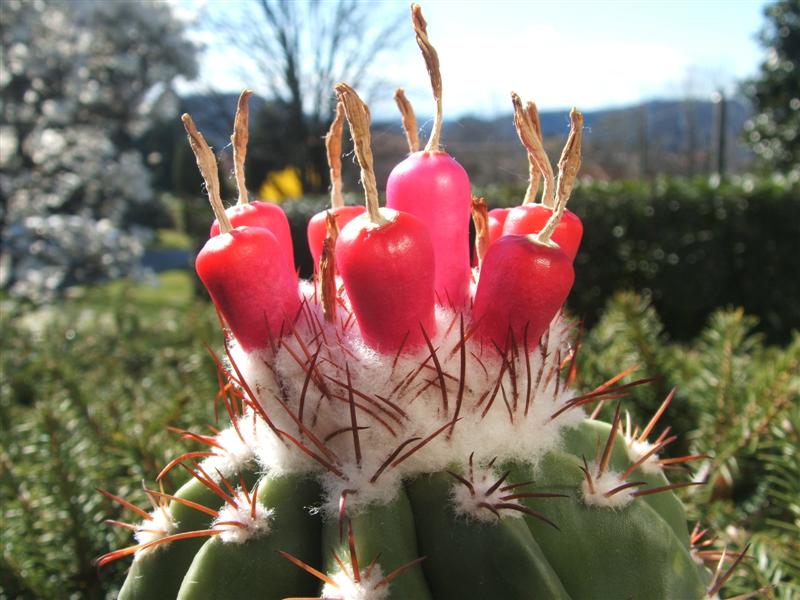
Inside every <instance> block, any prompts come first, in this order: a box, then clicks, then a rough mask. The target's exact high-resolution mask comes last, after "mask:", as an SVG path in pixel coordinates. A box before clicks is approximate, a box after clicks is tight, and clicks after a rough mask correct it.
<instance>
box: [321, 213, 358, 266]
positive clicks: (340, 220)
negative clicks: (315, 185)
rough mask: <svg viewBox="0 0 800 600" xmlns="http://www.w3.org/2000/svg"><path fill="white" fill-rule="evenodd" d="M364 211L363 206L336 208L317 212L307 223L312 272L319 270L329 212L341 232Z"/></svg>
mask: <svg viewBox="0 0 800 600" xmlns="http://www.w3.org/2000/svg"><path fill="white" fill-rule="evenodd" d="M365 210H366V209H365V208H364V206H337V207H335V208H331V209H328V210H323V211H322V212H318V213H317V214H315V215H314V216H313V217H311V220H310V221H309V222H308V231H307V235H308V248H309V249H310V250H311V256H312V257H313V258H314V271H315V272H316V270H317V269H319V257H320V255H321V254H322V242H324V241H325V236H326V235H327V233H328V224H327V221H326V220H325V218H326V215H327V214H328V213H329V212H330V213H333V216H334V218H335V219H336V224H337V225H338V226H339V230H340V231H341V230H342V228H344V226H345V225H347V224H348V223H349V222H350V221H352V220H353V219H354V218H355V217H357V216H358V215H360V214H362V213H363V212H364V211H365Z"/></svg>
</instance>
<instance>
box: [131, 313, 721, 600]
mask: <svg viewBox="0 0 800 600" xmlns="http://www.w3.org/2000/svg"><path fill="white" fill-rule="evenodd" d="M453 318H454V317H453V316H452V315H441V316H440V319H441V321H440V322H441V323H446V322H447V321H452V319H453ZM443 329H444V327H443ZM304 335H309V336H310V335H311V334H310V331H309V332H308V333H305V332H304ZM567 336H568V329H567V326H566V324H565V323H564V321H563V320H559V319H557V320H556V321H554V323H553V325H552V326H551V330H550V333H549V334H548V336H547V339H546V340H545V341H544V342H543V346H542V347H541V348H539V349H537V350H536V351H535V352H530V353H528V355H527V356H523V354H524V353H520V355H519V357H518V358H517V359H516V360H519V361H520V363H519V364H517V365H516V366H515V367H514V368H515V369H516V372H517V373H525V372H526V371H527V369H528V367H530V370H531V383H530V390H529V389H528V383H527V377H526V378H525V380H524V381H525V382H524V383H523V381H521V380H520V378H519V377H518V379H517V381H514V380H513V379H512V376H511V374H510V373H509V367H508V364H504V363H503V362H502V361H500V362H495V363H492V359H491V357H487V358H486V359H484V360H483V367H484V368H485V371H484V370H483V369H481V375H480V376H477V375H474V374H475V373H476V371H475V370H469V369H463V370H462V368H461V366H460V365H461V359H460V356H459V354H458V352H456V353H455V354H453V353H452V352H451V353H447V352H446V351H444V350H442V351H441V356H440V357H439V358H438V362H439V369H440V370H441V372H442V374H443V376H442V379H443V380H444V381H445V386H444V390H445V392H446V393H447V395H448V399H449V400H450V401H449V409H448V412H445V411H444V408H443V395H442V389H441V388H439V387H437V386H435V385H432V384H430V383H428V380H425V379H423V378H420V380H419V382H418V383H417V384H416V387H415V384H413V383H412V384H411V385H410V386H408V387H409V389H408V390H405V391H403V390H401V391H400V393H395V395H394V396H393V397H392V396H389V395H388V394H387V393H386V390H387V389H389V386H390V385H391V386H392V387H393V388H396V387H398V384H397V383H395V380H397V379H399V380H401V381H402V376H401V377H399V378H398V375H397V372H399V373H403V374H405V377H406V379H409V378H410V377H411V375H409V374H413V372H414V371H417V372H419V371H420V368H419V365H420V363H424V361H425V355H417V356H415V357H413V359H412V358H408V359H405V358H401V359H400V360H399V361H398V366H396V368H395V371H396V372H395V373H394V374H393V373H392V370H391V369H390V368H385V369H382V370H381V369H374V368H373V367H375V366H379V365H380V364H381V363H380V361H383V360H388V359H384V358H381V357H376V356H375V355H367V354H364V355H362V359H363V361H364V364H362V365H360V367H361V368H359V365H357V364H356V363H352V362H351V363H350V366H348V370H347V372H346V373H344V374H342V373H341V372H339V371H337V367H335V366H333V365H332V363H333V362H334V361H330V363H329V364H326V365H322V364H318V365H317V368H318V369H319V371H318V376H319V377H321V379H317V380H315V379H313V378H312V377H311V376H309V375H308V373H313V372H314V371H312V369H311V365H312V361H313V360H314V358H313V355H312V358H309V359H307V360H306V361H303V360H302V359H300V360H299V361H298V360H296V358H299V356H300V354H301V353H302V352H303V351H302V346H303V345H306V346H307V347H308V346H309V344H310V342H306V341H303V343H302V344H301V343H300V342H297V346H296V347H292V346H290V344H291V342H290V341H288V340H285V341H284V344H286V347H285V348H284V349H283V350H279V351H278V352H277V354H276V355H275V356H273V357H271V359H270V360H271V364H272V366H273V369H274V371H273V370H270V369H266V368H265V367H264V364H265V362H264V355H263V354H261V353H245V352H243V351H242V350H241V349H240V348H237V347H235V346H233V347H231V348H230V361H231V364H232V365H235V368H233V369H232V372H233V373H238V374H236V375H231V376H232V377H234V376H235V377H236V380H237V381H240V382H241V380H242V379H243V380H245V382H246V385H245V386H244V387H243V388H242V390H243V392H244V393H246V394H250V393H253V394H254V395H255V396H256V398H257V399H258V402H259V404H258V407H259V408H258V409H257V410H252V409H250V408H247V407H245V409H244V411H243V412H241V413H240V415H239V416H238V422H237V424H238V427H237V428H233V427H232V428H230V429H228V430H225V431H223V432H222V433H220V434H219V436H217V438H216V439H217V442H216V443H218V445H219V446H220V447H221V448H222V450H221V451H220V452H221V453H222V454H225V456H245V457H249V458H248V460H250V461H252V460H255V461H256V464H257V466H256V467H255V468H253V467H250V468H249V469H248V470H247V471H246V472H247V475H246V476H245V477H244V484H245V488H242V487H241V480H240V479H239V478H238V476H234V475H231V476H229V477H227V478H225V477H222V473H221V472H218V471H217V470H215V469H212V467H211V466H209V465H206V466H205V467H204V464H206V463H204V462H201V463H199V465H198V466H197V467H196V468H195V469H193V472H194V473H195V475H196V476H197V478H196V479H193V480H191V481H190V482H189V483H187V484H185V485H184V487H183V488H181V490H180V491H179V492H178V493H177V496H178V497H182V498H185V499H189V500H192V501H194V502H197V503H199V504H203V505H204V506H207V507H209V508H211V509H213V510H214V511H216V512H215V514H217V516H216V517H212V516H210V515H209V514H206V513H204V512H200V511H197V510H195V509H194V508H192V507H190V506H185V505H183V504H178V503H177V502H176V501H173V502H172V503H171V504H170V508H169V509H170V511H171V513H172V514H173V516H174V518H175V519H176V520H178V521H179V522H180V527H179V529H176V530H175V531H174V532H172V533H181V532H185V531H190V530H200V531H203V530H205V531H209V532H210V533H209V534H208V537H209V538H210V539H204V538H203V537H197V538H191V539H187V540H179V541H175V542H168V543H164V544H163V546H157V547H155V548H152V549H149V550H147V551H146V552H141V553H137V557H136V560H135V561H134V563H133V567H132V570H131V573H130V575H129V578H128V580H127V582H126V584H125V587H124V588H123V591H122V594H121V596H120V597H121V598H124V599H130V598H137V599H138V598H145V597H147V598H155V599H160V598H174V597H178V598H181V599H182V600H195V599H206V598H209V599H210V598H220V599H228V598H230V599H234V598H241V597H247V596H248V595H254V596H257V597H259V598H266V599H281V598H286V597H311V596H314V595H318V594H322V596H323V597H324V598H341V599H343V600H351V599H355V600H360V599H362V598H368V599H375V600H386V599H387V598H388V599H411V600H432V599H436V600H439V599H447V598H458V599H470V598H475V599H476V600H477V599H482V598H512V599H513V598H540V597H546V598H572V599H574V600H578V599H590V598H605V597H620V598H628V597H633V598H647V599H658V598H663V599H670V598H698V599H699V598H703V597H704V595H705V586H706V585H707V583H708V581H707V575H708V574H707V571H705V570H704V569H703V568H702V567H701V566H699V565H698V564H697V563H696V562H695V560H694V558H693V554H692V550H691V548H690V543H689V536H688V533H687V523H686V515H685V511H684V509H683V505H682V504H681V502H680V500H678V498H677V496H676V495H675V493H674V492H673V491H672V490H671V489H669V488H666V489H664V490H663V491H661V492H659V493H653V494H642V495H640V496H635V495H633V494H634V493H636V492H639V491H647V490H649V489H656V488H662V487H664V486H669V483H668V480H667V479H666V477H665V476H664V473H663V470H662V469H661V466H660V464H659V462H658V452H653V451H652V450H653V448H655V449H656V450H660V448H657V447H656V446H653V445H650V444H648V443H647V441H646V440H642V441H641V443H640V446H639V447H634V445H633V443H632V440H633V436H632V435H631V434H629V432H625V431H623V428H622V427H621V425H620V420H621V419H619V418H617V419H615V421H614V423H613V424H612V425H609V424H608V423H603V422H600V421H596V420H591V419H587V418H586V417H585V416H584V414H583V412H582V409H581V408H580V406H578V405H577V404H576V405H575V406H574V407H573V408H569V409H568V410H565V411H562V412H560V413H559V411H560V410H561V409H563V408H565V407H570V406H572V404H574V403H575V400H574V399H576V398H580V396H579V394H577V393H576V392H573V391H572V390H571V389H570V388H569V386H568V385H566V383H565V382H564V380H563V379H562V378H561V374H560V373H559V371H560V364H561V363H562V362H563V361H562V360H561V356H563V355H565V354H566V352H568V351H569V348H568V346H566V344H568V339H569V338H568V337H567ZM331 337H332V336H331ZM460 340H461V334H460V333H454V332H452V331H451V332H450V334H449V337H448V336H444V337H441V336H440V337H439V338H438V339H437V345H438V346H440V347H441V348H443V349H446V348H447V346H448V344H450V345H453V346H457V345H458V343H459V342H460ZM334 348H336V346H331V349H334ZM543 349H544V350H543ZM349 351H350V352H352V349H350V350H349ZM428 356H430V354H428ZM542 357H545V358H542ZM549 357H552V358H549ZM376 363H377V364H376ZM468 366H470V365H468ZM471 366H472V367H473V368H474V367H475V365H474V364H473V365H471ZM366 367H369V368H366ZM401 367H402V370H401ZM434 372H436V369H434ZM379 374H380V375H379ZM348 376H349V377H350V383H349V384H348V383H347V381H348V380H347V377H348ZM462 377H464V378H465V382H464V385H463V388H464V390H466V391H464V392H462V399H461V400H462V405H461V408H460V414H459V417H458V419H457V420H455V419H454V411H455V399H456V398H457V395H458V393H459V389H460V388H461V387H462V385H461V381H460V380H461V378H462ZM325 379H327V381H328V382H329V383H328V384H327V385H323V384H321V383H320V381H323V380H325ZM435 379H436V380H438V377H437V378H435ZM537 379H538V380H539V381H540V383H539V385H538V388H537V386H536V380H537ZM367 382H369V384H371V385H372V386H374V387H373V388H372V389H370V388H369V387H368V384H367ZM515 386H516V391H515V389H514V388H515ZM420 388H422V392H420V391H419V390H420ZM255 389H258V390H259V391H258V392H254V390H255ZM309 389H314V390H315V392H316V394H315V396H316V398H317V399H318V402H317V403H316V404H315V405H312V408H308V406H306V408H304V410H307V411H309V412H306V414H305V415H304V417H303V425H302V426H300V425H299V422H300V420H299V415H300V412H299V407H300V404H301V402H300V399H301V398H303V399H304V400H306V399H308V398H309V397H310V396H309V392H308V390H309ZM607 393H608V394H609V395H612V394H613V393H614V390H613V388H611V389H610V390H609V391H608V392H607ZM304 394H305V395H304ZM504 394H505V399H503V395H504ZM326 395H327V396H328V397H329V398H330V400H328V399H326ZM528 396H529V397H530V400H527V398H528ZM356 398H360V399H361V400H362V401H363V402H358V403H357V402H356ZM367 398H368V399H369V400H367ZM380 398H383V399H384V401H382V402H381V401H380ZM412 400H413V401H412ZM420 400H424V402H420ZM417 402H419V404H417ZM515 403H516V407H515ZM526 404H527V406H528V416H527V417H526V416H525V405H526ZM251 406H253V405H251ZM359 406H361V407H362V409H361V410H359ZM393 406H394V407H395V408H393ZM351 408H352V409H354V410H353V411H352V412H351ZM281 413H282V414H281ZM354 414H355V419H356V422H355V424H354V423H353V415H354ZM264 415H268V417H266V418H269V419H270V420H269V423H271V425H270V424H269V423H267V422H266V420H265V416H264ZM553 415H557V416H555V417H553ZM512 419H513V420H512ZM242 423H247V424H254V423H255V425H253V426H249V427H248V428H247V433H246V434H242V435H240V436H238V437H236V438H233V439H235V440H238V441H236V442H235V444H233V443H232V442H231V439H232V436H231V433H230V432H231V431H232V430H234V429H238V430H240V431H241V430H243V429H244V428H243V427H242ZM306 423H308V424H307V425H306ZM348 425H350V426H349V427H348ZM354 431H358V434H357V435H354ZM276 432H277V433H276ZM281 432H287V433H288V435H284V434H282V433H281ZM637 439H638V438H637ZM237 444H238V445H239V446H242V447H247V448H249V450H242V449H241V448H239V449H238V450H237V449H236V448H234V447H233V446H235V445H237ZM356 444H357V446H356ZM356 447H357V448H358V451H356ZM207 460H208V461H212V463H211V464H213V461H214V460H217V458H216V457H214V458H211V459H207ZM603 462H605V471H604V473H602V474H598V469H599V467H598V465H599V464H600V463H603ZM235 464H236V461H233V466H235ZM233 466H232V465H228V466H227V467H226V472H228V473H235V472H236V471H237V469H235V468H233ZM585 469H588V470H589V472H590V476H589V477H588V480H589V481H591V482H593V484H594V485H595V486H596V487H598V489H599V488H602V486H604V485H605V486H606V487H607V488H608V486H611V487H620V486H622V487H623V488H624V489H622V491H619V492H616V493H612V494H610V496H609V498H606V497H605V496H604V495H603V494H602V493H600V492H598V493H596V494H594V496H591V494H587V492H586V490H587V487H586V486H587V485H588V484H587V475H586V473H585V472H584V470H585ZM212 471H215V472H216V474H215V475H214V476H212V475H211V472H212ZM625 471H630V473H629V474H628V475H626V477H625V478H624V480H620V481H617V482H615V480H613V477H617V478H619V477H621V474H623V473H625ZM198 472H202V473H204V474H205V476H198V475H199V473H198ZM255 473H266V474H265V475H262V476H261V478H260V479H258V477H257V476H256V475H255ZM607 478H612V479H611V480H609V481H611V483H608V481H607ZM209 480H211V482H209ZM214 482H216V483H214ZM256 482H257V483H256ZM628 483H629V484H630V486H628V487H626V486H627V484H628ZM256 485H257V490H256V489H255V488H256ZM254 491H256V492H257V497H256V498H254V499H252V500H253V502H255V503H256V505H257V508H258V510H260V511H263V513H264V515H266V516H264V517H263V523H262V525H263V526H258V527H257V526H255V525H253V524H252V523H250V519H248V518H247V515H246V514H244V513H247V512H248V511H249V510H250V509H252V503H249V502H250V501H249V500H248V499H247V498H248V497H249V493H251V492H254ZM600 491H603V490H600ZM606 491H608V490H606ZM246 492H247V493H246ZM226 496H227V497H228V498H232V499H234V500H236V499H238V500H236V502H237V504H238V505H239V508H238V510H239V511H240V512H239V513H237V512H236V511H235V510H233V509H231V508H229V506H230V502H229V501H228V500H226V499H225V497H226ZM590 496H591V497H590ZM248 503H249V504H248ZM248 507H249V508H248ZM226 510H227V511H228V512H227V513H226V512H225V511H226ZM253 510H255V509H253ZM241 511H244V513H242V512H241ZM226 515H227V516H226ZM231 515H232V516H231ZM237 515H239V516H237ZM242 515H244V516H242ZM234 521H236V522H238V523H239V525H231V524H230V523H231V522H234ZM231 532H232V533H231ZM293 563H294V564H293ZM356 573H357V574H358V576H356Z"/></svg>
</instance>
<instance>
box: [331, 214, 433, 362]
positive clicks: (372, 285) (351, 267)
mask: <svg viewBox="0 0 800 600" xmlns="http://www.w3.org/2000/svg"><path fill="white" fill-rule="evenodd" d="M380 215H381V216H382V217H383V218H384V219H386V220H387V222H385V223H382V224H377V223H374V222H372V221H371V220H370V218H369V215H368V214H364V215H362V216H359V217H356V218H355V219H353V220H352V221H350V223H348V224H347V225H346V226H345V227H344V228H343V229H342V230H341V232H340V233H339V237H338V239H337V240H336V267H337V268H338V270H339V273H340V274H341V276H342V281H343V282H344V287H345V289H346V290H347V295H348V297H349V298H350V304H351V306H352V308H353V312H354V313H355V316H356V320H357V321H358V324H359V327H360V328H361V335H362V337H363V339H364V341H365V342H366V343H367V345H369V346H370V347H371V348H373V349H375V350H376V351H378V352H381V353H384V354H394V353H396V352H398V351H399V350H400V349H401V347H402V348H403V349H404V350H413V349H415V348H418V347H419V346H421V345H422V344H423V343H425V338H424V336H423V334H422V328H424V329H425V332H426V334H427V335H428V336H429V337H433V335H434V334H435V333H436V321H435V317H434V294H433V282H434V262H433V261H434V258H433V252H434V247H433V243H432V242H431V236H430V234H429V233H428V228H427V227H426V226H425V224H424V223H423V222H422V221H420V220H419V219H418V218H416V217H415V216H414V215H410V214H407V213H402V212H398V211H395V210H389V209H385V208H382V209H380Z"/></svg>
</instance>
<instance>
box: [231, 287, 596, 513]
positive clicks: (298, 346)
mask: <svg viewBox="0 0 800 600" xmlns="http://www.w3.org/2000/svg"><path fill="white" fill-rule="evenodd" d="M301 290H302V293H303V295H304V298H305V302H304V304H303V309H302V310H301V313H300V317H299V318H298V320H297V322H296V323H295V329H294V331H292V332H290V333H289V334H287V335H285V336H284V337H283V338H282V339H281V340H280V347H279V348H278V350H277V352H275V353H274V356H273V352H272V350H271V349H269V348H265V349H262V350H259V351H256V352H251V353H246V352H244V351H243V350H242V349H241V348H240V347H238V346H234V347H232V348H231V358H232V362H233V363H234V364H235V366H236V368H238V371H239V372H240V373H241V374H242V378H243V380H244V383H245V384H246V387H247V388H248V389H250V390H251V391H252V392H253V393H254V394H255V396H256V398H257V400H258V402H259V404H260V405H261V407H262V408H263V411H264V413H265V414H266V415H267V416H268V418H269V420H270V421H271V424H272V427H274V428H275V429H277V430H279V431H281V432H285V434H286V435H276V434H275V433H274V431H273V430H272V428H271V427H269V426H268V425H267V424H266V423H264V424H263V427H262V428H261V429H260V431H263V435H258V436H257V440H256V447H255V449H254V453H255V455H256V459H257V460H258V463H259V465H260V466H261V468H262V469H263V470H265V471H267V472H270V473H288V472H291V473H298V472H314V473H319V474H322V477H321V479H322V483H323V486H324V488H325V490H326V493H327V496H328V497H327V499H326V502H325V506H324V510H325V511H326V512H334V513H335V512H338V506H339V498H340V496H341V494H342V492H343V491H344V490H355V493H352V492H349V493H348V497H347V507H348V511H358V510H360V509H361V508H363V507H364V506H368V505H369V504H373V503H386V502H389V501H391V500H392V498H393V497H394V496H395V494H396V491H397V489H398V488H399V486H400V484H401V482H402V480H403V478H406V477H410V476H412V475H414V474H417V473H427V472H433V471H441V470H444V469H446V468H448V466H449V465H452V464H453V463H458V462H463V461H464V459H465V458H466V457H467V456H469V455H470V454H473V453H474V457H475V460H476V461H477V462H479V463H480V462H482V463H487V462H488V461H490V460H491V459H493V458H497V459H498V460H499V461H500V462H502V461H505V460H515V461H521V462H526V463H529V464H532V465H535V464H536V463H537V461H538V460H539V459H540V458H541V457H542V456H543V455H544V454H545V453H546V452H547V451H548V450H550V449H552V448H554V447H556V446H557V445H558V444H559V442H560V439H561V430H562V429H563V428H564V427H572V426H574V425H577V424H578V423H579V422H580V421H581V420H582V419H583V418H584V413H583V411H582V410H581V409H572V410H569V411H566V412H564V413H562V414H561V415H560V416H559V417H558V418H555V419H552V418H551V416H552V415H553V414H554V413H555V412H556V411H557V410H558V409H560V408H562V407H563V406H564V405H565V403H566V402H568V401H569V400H570V399H571V398H573V397H574V396H575V395H576V393H574V392H573V391H572V390H570V389H568V388H566V387H565V384H564V382H563V379H562V378H561V377H560V364H561V362H562V361H563V360H564V359H565V358H566V357H567V356H568V337H569V329H570V325H569V324H568V323H567V322H566V321H565V320H564V319H563V318H561V316H560V315H559V316H557V317H556V318H555V319H554V320H553V322H552V324H551V326H550V329H549V332H548V333H547V334H545V337H544V338H543V342H542V344H541V345H540V346H537V347H535V348H529V349H528V350H529V353H528V355H527V357H526V356H525V353H524V350H523V348H519V349H518V352H517V353H516V355H515V356H514V357H513V358H511V359H510V361H509V362H510V365H505V366H504V361H503V359H502V358H501V357H500V356H498V355H497V353H496V352H495V351H494V349H493V348H489V347H485V346H482V345H481V344H480V342H478V341H475V340H471V339H470V340H469V341H467V343H466V344H464V345H463V347H464V351H463V354H464V361H465V368H464V378H463V390H462V392H461V406H460V408H459V411H458V417H459V420H458V421H457V422H456V423H455V424H454V425H453V426H452V427H449V426H448V424H452V423H453V420H454V418H455V416H456V406H457V404H458V398H459V389H461V388H462V381H461V359H462V351H461V350H460V342H461V339H462V336H461V318H462V317H461V315H460V314H457V313H455V312H453V311H451V310H449V309H444V308H442V307H437V309H436V325H437V331H436V332H435V333H434V334H433V335H431V336H430V339H431V344H432V346H433V347H434V350H435V354H436V359H437V361H438V363H439V366H440V369H441V373H440V371H439V369H437V368H436V367H435V361H434V360H433V358H432V357H431V352H430V350H429V349H428V347H427V345H425V344H423V345H422V346H421V347H419V348H416V349H414V350H413V351H410V350H409V349H407V350H406V351H404V352H403V353H402V354H401V355H400V356H389V355H381V354H378V353H376V352H374V351H373V350H371V349H370V348H368V347H367V346H365V345H364V343H363V341H362V340H361V336H360V332H359V328H358V323H357V322H356V321H355V318H353V317H351V316H350V314H349V312H348V311H347V310H345V309H344V308H342V307H341V306H339V307H337V314H336V319H335V323H328V322H326V321H325V319H324V317H323V315H322V309H321V306H320V305H319V302H318V298H317V297H316V296H315V295H314V288H313V285H311V284H309V283H303V284H302V285H301ZM343 302H344V304H345V306H347V299H346V297H345V298H343ZM470 323H471V318H470V315H469V314H468V312H467V313H465V314H464V315H463V326H464V330H465V332H466V331H468V327H469V324H470ZM312 365H313V368H312ZM231 366H233V365H231ZM528 371H530V376H529V375H528ZM501 375H502V376H501ZM348 376H349V379H350V382H351V386H352V389H353V390H354V391H353V392H352V394H351V392H350V391H349V389H348V385H347V381H348ZM442 379H443V380H444V388H445V392H446V400H447V409H446V410H445V401H444V399H443V392H442V389H441V384H440V381H441V380H442ZM498 380H499V381H498ZM351 397H352V402H353V403H354V405H355V414H356V424H357V426H358V442H359V449H360V452H361V460H360V466H359V464H358V461H357V456H356V443H355V440H354V436H353V423H352V416H351ZM290 413H291V414H290ZM298 421H301V422H302V426H300V425H298ZM437 431H439V434H438V435H435V436H433V434H434V433H436V432H437ZM289 435H291V436H292V437H293V438H294V439H295V440H297V441H298V442H299V443H301V444H302V445H303V447H304V449H300V448H298V447H297V446H296V445H295V444H294V443H292V441H291V440H290V439H289V437H288V436H289ZM431 436H433V437H431ZM427 438H431V439H429V440H428V442H427V443H426V444H425V445H424V446H421V447H419V448H418V449H417V451H416V452H414V453H412V454H410V455H408V456H406V453H407V452H408V451H410V450H412V449H414V448H415V446H417V445H419V444H420V443H421V442H422V441H423V440H426V439H427ZM412 440H413V441H412ZM403 444H406V445H405V446H404V447H403V448H402V449H401V448H400V447H401V445H403ZM320 446H324V448H321V447H320ZM393 453H394V456H392V454H393ZM310 455H313V456H310ZM315 457H316V458H315ZM389 459H391V460H389ZM385 461H388V463H392V464H389V465H388V466H387V467H386V468H385V469H384V470H383V471H382V472H381V474H380V476H379V477H378V478H377V480H376V481H375V482H374V483H373V482H372V481H371V480H372V479H373V478H374V477H375V475H376V473H377V472H378V471H379V470H380V469H381V467H382V465H383V464H384V462H385ZM322 463H325V465H323V464H322ZM331 467H332V468H331Z"/></svg>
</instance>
